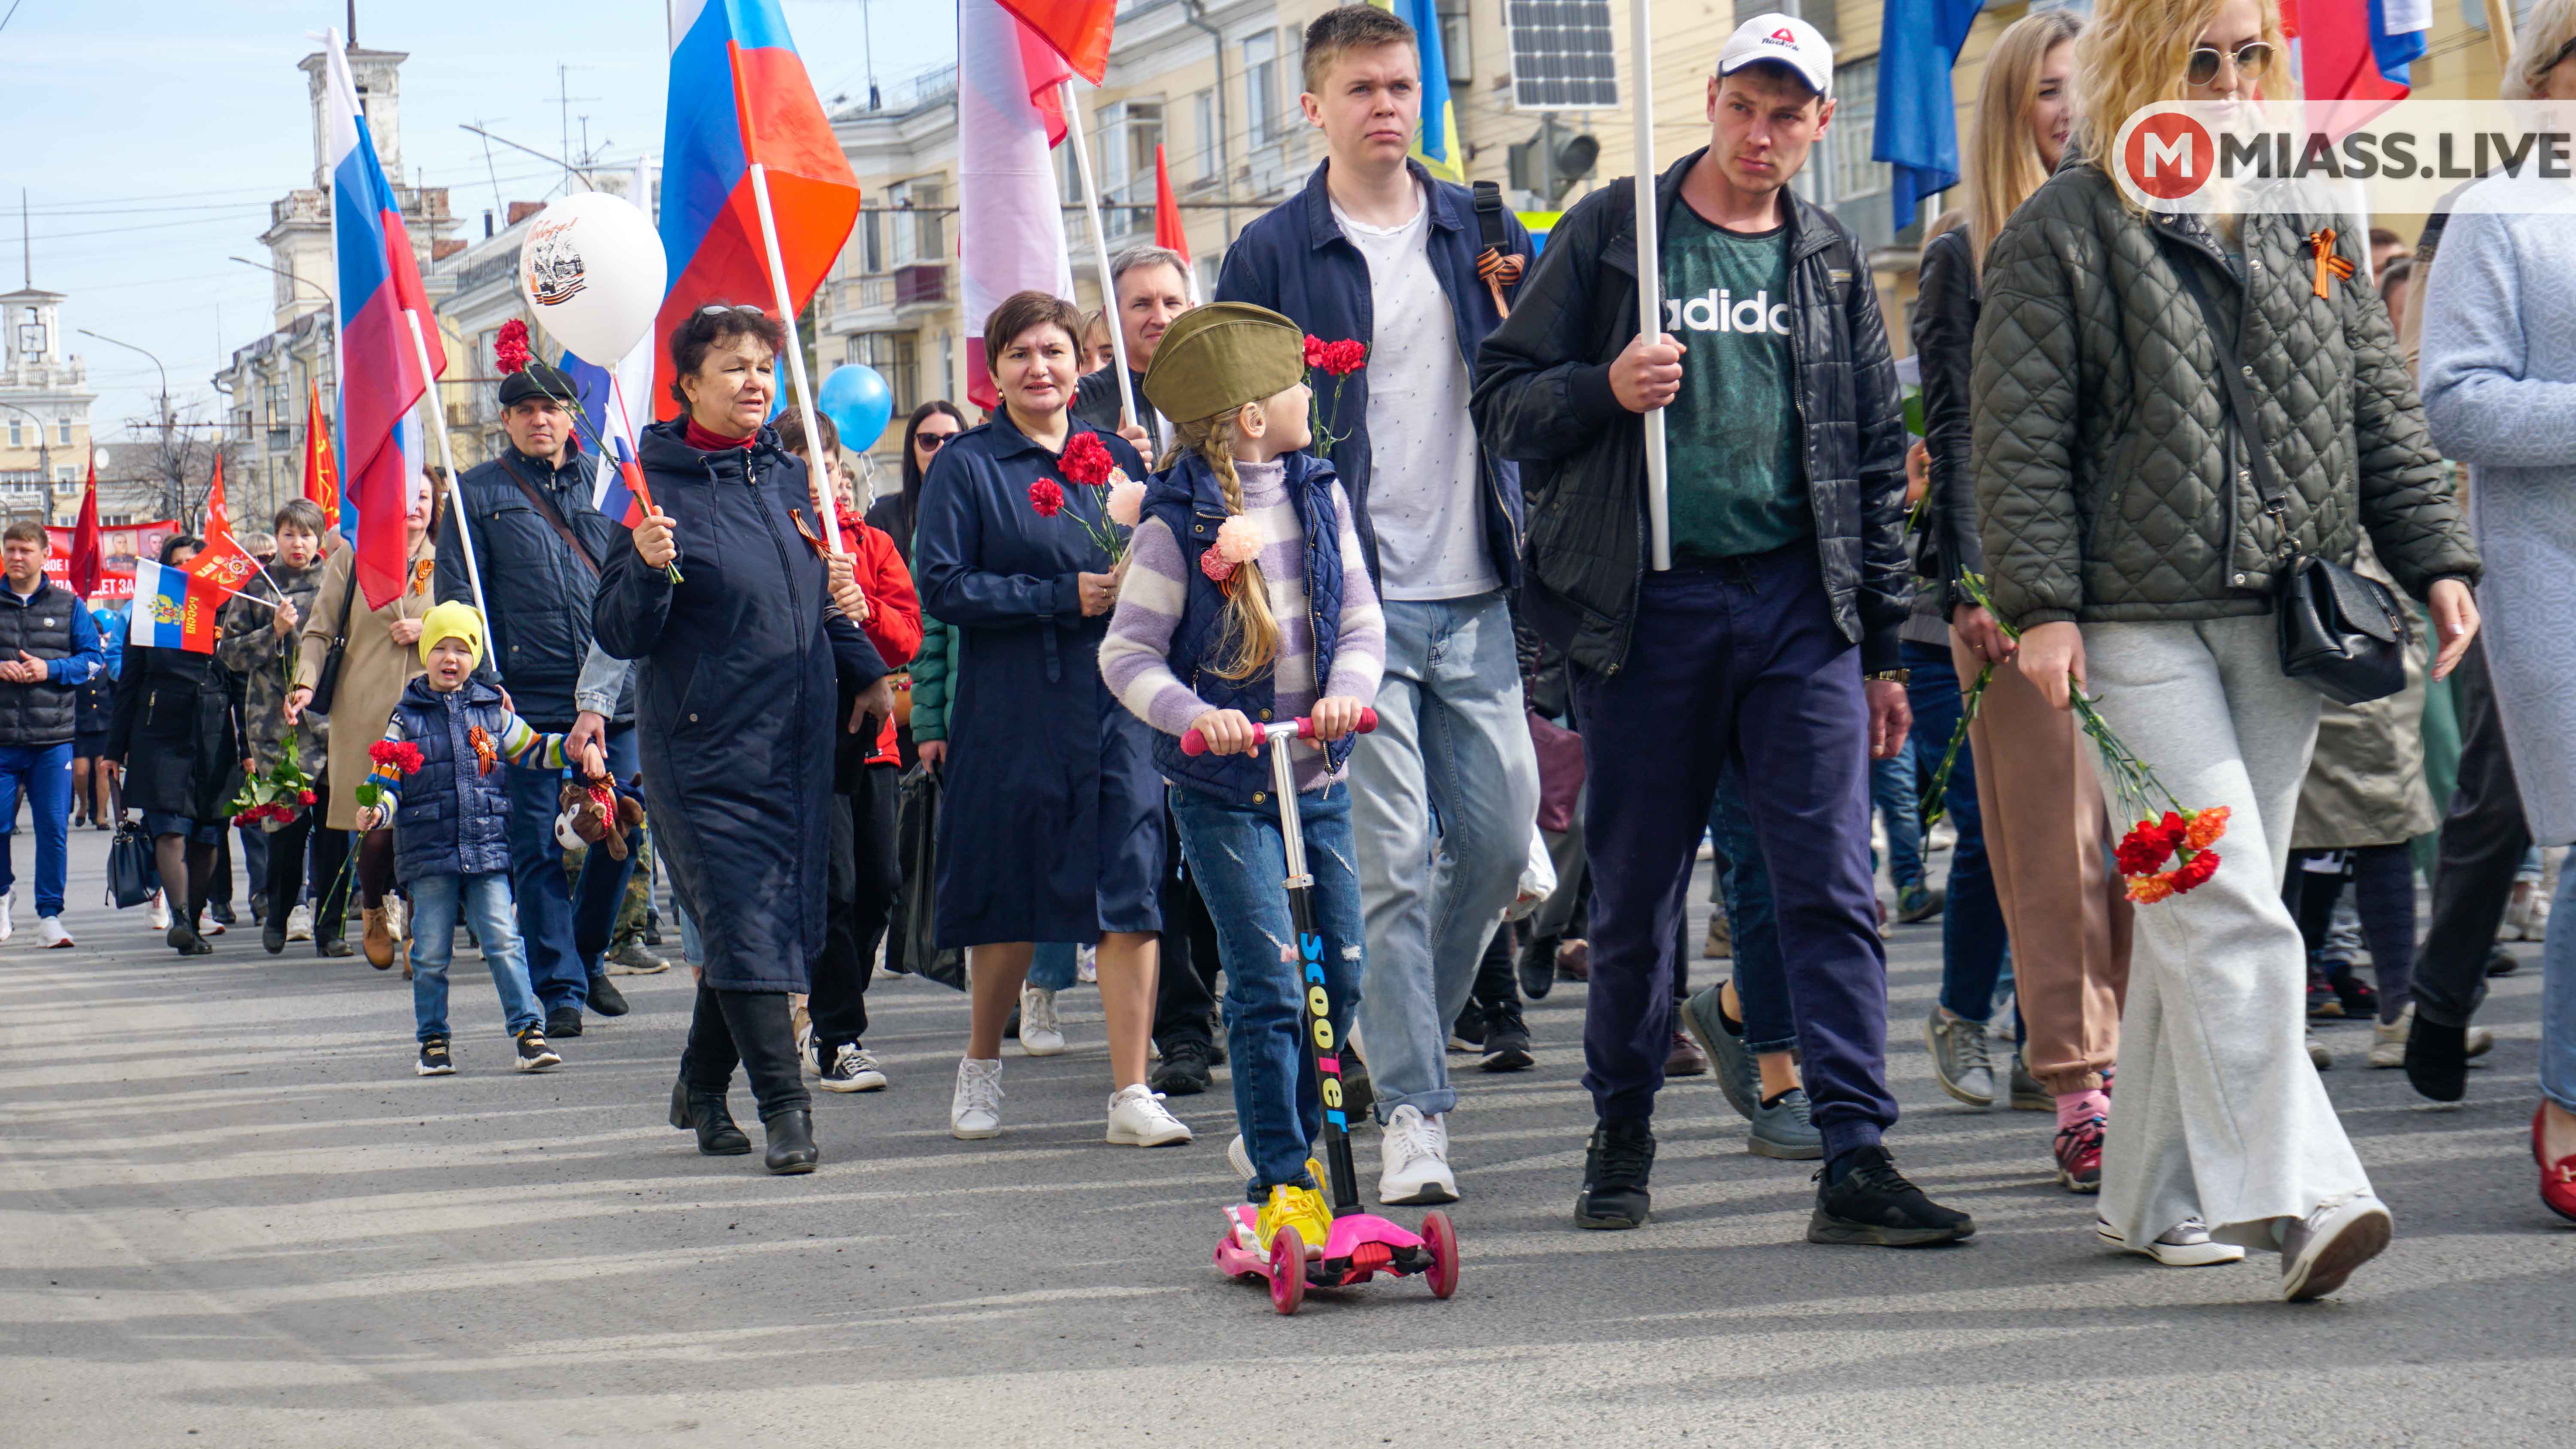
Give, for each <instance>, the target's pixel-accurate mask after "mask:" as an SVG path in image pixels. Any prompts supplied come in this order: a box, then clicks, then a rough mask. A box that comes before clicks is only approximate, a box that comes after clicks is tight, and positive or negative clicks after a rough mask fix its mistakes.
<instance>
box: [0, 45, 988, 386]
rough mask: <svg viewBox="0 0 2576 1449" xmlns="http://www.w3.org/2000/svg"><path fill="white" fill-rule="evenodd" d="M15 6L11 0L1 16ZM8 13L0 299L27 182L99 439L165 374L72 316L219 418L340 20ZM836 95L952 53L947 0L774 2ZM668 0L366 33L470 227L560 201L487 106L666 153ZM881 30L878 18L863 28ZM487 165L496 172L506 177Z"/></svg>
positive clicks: (426, 167) (256, 329) (634, 152)
mask: <svg viewBox="0 0 2576 1449" xmlns="http://www.w3.org/2000/svg"><path fill="white" fill-rule="evenodd" d="M10 3H11V0H0V12H6V11H7V9H8V7H9V5H10ZM16 3H17V5H18V9H17V13H16V14H15V15H14V16H13V17H12V18H10V19H9V20H8V22H7V24H6V26H5V28H0V138H5V142H0V157H5V158H6V159H5V163H0V205H4V206H5V209H6V211H7V212H8V213H10V215H8V217H7V221H6V225H5V228H0V230H5V232H6V241H5V243H0V290H9V289H13V288H15V287H16V286H17V285H18V284H19V279H20V276H21V271H20V261H19V257H18V255H17V253H18V236H19V223H18V218H17V216H16V215H15V213H16V212H17V210H18V205H19V202H18V195H19V189H20V188H21V187H24V188H25V189H26V193H27V200H28V204H29V205H30V207H31V208H32V210H33V217H32V220H31V222H30V228H31V230H32V231H33V233H34V251H35V261H34V278H35V283H36V285H37V286H39V287H44V288H47V289H49V290H52V291H56V292H62V293H65V294H67V295H68V296H69V298H70V300H69V301H67V302H66V303H64V313H63V327H64V341H65V343H66V344H67V347H68V350H70V351H72V352H75V353H77V354H79V355H80V356H82V357H83V358H85V359H86V360H87V362H88V364H89V377H90V385H91V387H92V389H93V390H95V391H96V392H97V393H98V394H99V399H98V402H97V403H96V404H95V405H94V408H93V411H92V418H93V419H94V421H95V422H96V424H97V426H98V430H99V432H100V433H101V434H102V435H104V434H108V433H113V432H116V431H118V430H120V429H121V428H122V427H123V425H124V423H125V421H126V420H127V419H129V418H139V417H144V416H147V415H150V414H151V413H153V411H154V410H155V407H156V404H157V398H158V395H159V392H160V374H159V373H158V372H157V371H156V370H155V368H154V367H153V364H152V363H151V362H150V361H148V360H146V359H145V358H143V357H141V356H139V355H137V354H135V353H133V352H128V351H126V350H124V349H122V348H118V347H113V346H110V345H108V344H106V343H103V342H100V341H97V340H95V339H93V338H88V337H83V336H80V335H79V334H78V333H76V332H73V331H72V330H71V329H73V328H78V327H86V328H89V329H90V330H92V331H95V332H100V333H104V334H106V335H107V336H110V337H114V338H118V339H120V340H122V341H125V342H131V343H134V344H136V345H138V346H141V347H144V348H147V349H149V350H150V351H152V352H154V353H157V354H159V356H160V359H161V361H162V363H163V364H165V365H166V366H167V367H168V369H169V378H170V392H171V395H172V399H173V401H174V403H176V404H178V405H180V406H185V405H186V404H187V403H188V402H190V401H194V402H196V403H198V404H200V405H201V406H202V407H205V408H208V409H211V407H212V405H213V403H214V401H215V393H214V389H213V387H212V385H211V382H210V381H209V379H210V378H211V377H212V375H213V373H214V372H215V370H216V368H217V367H218V366H220V365H221V364H222V363H223V361H224V360H225V359H226V358H228V357H229V356H230V354H231V352H232V349H234V348H236V347H239V346H242V345H243V344H245V343H247V342H250V341H253V340H254V339H256V338H258V337H259V336H260V335H261V334H263V333H265V332H267V331H268V330H269V324H270V305H271V291H270V289H271V287H272V286H273V285H274V282H273V279H272V278H271V277H270V276H269V275H268V274H267V273H266V272H260V271H254V270H252V269H251V268H249V267H245V266H242V265H240V264H238V263H235V262H230V261H227V260H225V258H227V257H232V256H244V257H252V258H255V259H258V260H261V261H265V260H266V259H267V252H266V250H265V249H264V248H262V247H261V246H260V245H259V240H258V238H259V234H260V233H261V232H262V231H264V230H265V229H266V228H267V225H268V206H269V203H270V202H271V201H273V200H275V199H276V198H277V197H279V196H281V195H283V194H285V193H286V192H287V191H288V190H290V189H292V188H294V187H298V186H306V185H310V184H311V175H312V166H313V142H312V121H311V111H310V107H309V103H308V100H307V96H306V91H305V79H304V74H303V72H301V71H299V70H297V69H296V68H295V67H296V62H297V61H298V60H300V59H302V58H303V57H304V56H305V55H307V54H309V53H311V51H312V50H313V49H314V44H313V42H312V41H311V40H309V39H307V38H306V32H307V31H319V30H320V29H322V28H323V27H325V26H332V25H341V26H345V24H346V23H347V22H346V20H345V18H344V17H345V9H344V6H343V5H342V4H338V3H332V0H300V3H279V0H211V3H209V0H194V3H189V0H118V3H102V0H16ZM782 3H783V4H784V6H785V9H786V13H787V20H788V24H789V25H790V26H791V27H792V28H793V30H794V32H795V35H796V44H797V50H798V51H799V53H801V54H802V55H803V56H804V58H805V68H806V70H807V71H808V72H809V73H810V74H811V75H812V76H813V78H814V85H815V89H816V90H817V91H818V92H819V93H820V94H821V95H822V97H823V99H824V103H825V104H826V106H829V105H831V104H832V98H833V97H834V96H835V95H846V96H848V97H850V98H851V100H852V101H857V100H861V99H864V98H865V96H866V94H867V83H868V76H869V72H870V69H871V65H870V49H869V45H868V42H869V41H871V40H872V41H873V69H874V72H875V74H876V76H877V79H878V81H879V83H880V84H881V85H883V86H884V87H885V89H886V91H887V99H888V101H889V102H890V103H891V102H892V101H893V99H894V93H895V92H896V91H897V90H899V89H902V88H903V87H902V84H901V83H902V82H904V81H907V80H908V79H909V78H910V77H912V76H913V75H914V74H916V73H918V72H919V71H921V70H923V69H924V68H926V67H929V66H933V65H938V64H942V63H944V62H946V61H948V60H949V59H950V58H951V57H952V54H953V52H954V50H955V46H956V21H955V15H956V9H955V4H954V0H864V3H863V0H782ZM665 14H666V10H665V8H664V6H663V5H662V4H661V3H660V0H535V3H516V4H504V3H498V0H450V3H443V4H432V3H425V0H409V3H405V4H402V5H393V4H388V3H384V0H360V3H359V6H358V27H357V29H358V40H359V43H360V44H361V45H363V46H366V47H369V48H374V49H385V50H403V51H408V52H410V54H411V58H410V59H409V60H408V61H406V62H404V64H403V81H402V146H403V151H402V157H403V170H404V172H405V176H404V179H405V180H407V181H425V182H426V183H427V184H428V185H431V186H445V187H447V188H448V205H449V207H450V209H451V210H452V211H453V212H454V214H455V215H456V216H457V217H458V218H459V219H460V220H461V221H464V222H466V223H468V225H467V226H466V227H460V229H459V230H458V231H457V232H456V233H455V235H459V236H467V235H473V236H479V235H480V234H481V231H482V216H483V212H484V211H485V209H487V208H491V207H494V206H495V197H496V195H497V197H498V198H499V200H501V201H511V200H539V199H543V198H545V197H547V196H550V195H552V194H553V192H554V189H555V187H556V185H557V183H558V182H559V181H560V179H561V177H562V174H563V173H562V169H561V168H560V167H559V166H551V165H549V164H548V163H547V162H545V161H541V160H539V159H538V158H536V157H533V156H529V155H525V154H523V153H519V152H513V151H509V150H505V149H503V148H500V147H494V148H492V155H491V160H490V163H489V165H488V167H487V163H486V161H485V155H484V144H483V142H482V141H481V140H479V139H478V138H476V137H474V136H472V135H469V134H468V133H466V132H464V131H461V130H459V129H457V127H458V125H459V124H460V123H462V122H467V121H479V122H481V123H482V124H484V125H486V126H487V127H488V128H489V129H491V130H493V131H495V132H497V133H499V134H501V135H504V136H507V137H509V138H510V139H512V140H515V141H519V142H521V143H523V144H526V145H529V146H533V147H536V148H537V149H539V150H541V151H544V152H546V153H547V154H548V155H553V154H555V153H556V151H557V148H558V145H559V143H560V138H561V136H562V133H563V129H564V128H563V126H562V124H561V123H560V116H561V114H562V111H563V109H564V108H562V107H560V106H559V105H558V103H557V99H556V96H557V78H556V71H555V68H556V66H557V65H559V64H561V65H568V66H572V67H574V69H573V70H571V71H570V72H569V73H568V75H567V77H566V89H567V90H568V91H569V93H570V94H571V95H572V96H573V97H575V98H576V99H574V100H573V101H572V102H571V103H570V106H569V112H570V115H571V117H572V120H571V130H572V143H573V146H574V148H575V149H576V150H578V149H579V148H580V146H581V144H582V142H581V135H582V131H581V127H582V121H581V118H582V117H584V116H587V117H588V118H589V136H590V145H591V146H592V147H593V148H594V149H598V148H602V147H604V148H605V150H604V151H603V152H602V155H601V159H602V161H603V162H604V163H607V164H627V165H631V164H633V162H634V160H635V158H636V157H637V156H638V155H642V154H647V153H651V154H656V155H658V153H659V152H660V149H661V144H662V105H663V92H664V88H665V87H666V85H667V84H668V75H667V65H666V57H667V54H668V47H669V40H668V32H667V27H666V23H665V21H664V18H663V17H664V15H665ZM871 32H872V33H871ZM496 174H497V178H498V184H497V187H496V185H495V175H496Z"/></svg>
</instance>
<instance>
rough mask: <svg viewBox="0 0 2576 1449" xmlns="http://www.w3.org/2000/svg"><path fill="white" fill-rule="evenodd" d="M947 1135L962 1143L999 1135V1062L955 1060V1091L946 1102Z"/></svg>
mask: <svg viewBox="0 0 2576 1449" xmlns="http://www.w3.org/2000/svg"><path fill="white" fill-rule="evenodd" d="M948 1135H949V1136H951V1137H955V1138H958V1139H960V1140H961V1141H966V1142H975V1141H980V1140H981V1139H983V1138H986V1137H999V1136H1001V1135H1002V1063H1001V1062H1000V1061H999V1060H998V1059H996V1060H993V1061H977V1060H976V1059H975V1058H973V1057H959V1058H958V1059H957V1091H956V1094H955V1095H954V1096H951V1097H950V1098H949V1099H948Z"/></svg>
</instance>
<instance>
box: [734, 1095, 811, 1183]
mask: <svg viewBox="0 0 2576 1449" xmlns="http://www.w3.org/2000/svg"><path fill="white" fill-rule="evenodd" d="M760 1128H761V1130H762V1131H763V1132H766V1133H768V1134H769V1155H768V1157H767V1158H766V1159H765V1161H766V1162H767V1163H768V1165H769V1170H770V1171H772V1172H775V1173H777V1174H779V1175H780V1176H782V1177H783V1176H785V1175H787V1174H789V1173H795V1172H812V1171H813V1170H814V1164H815V1163H817V1162H820V1161H821V1160H822V1158H823V1154H822V1151H821V1150H820V1149H819V1148H817V1147H815V1145H814V1114H813V1113H811V1112H809V1111H806V1110H804V1109H802V1108H799V1109H797V1110H796V1111H793V1112H781V1113H779V1114H778V1115H777V1116H775V1117H763V1118H761V1119H760ZM745 1145H746V1146H748V1145H749V1144H747V1143H746V1144H745Z"/></svg>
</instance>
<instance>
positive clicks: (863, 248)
mask: <svg viewBox="0 0 2576 1449" xmlns="http://www.w3.org/2000/svg"><path fill="white" fill-rule="evenodd" d="M884 223H885V213H884V212H883V211H881V210H878V209H876V208H874V207H871V208H869V209H867V210H864V211H861V212H860V213H859V235H858V257H859V275H861V276H863V277H873V276H875V275H876V274H877V273H879V272H882V271H884V270H885V269H886V267H885V224H884Z"/></svg>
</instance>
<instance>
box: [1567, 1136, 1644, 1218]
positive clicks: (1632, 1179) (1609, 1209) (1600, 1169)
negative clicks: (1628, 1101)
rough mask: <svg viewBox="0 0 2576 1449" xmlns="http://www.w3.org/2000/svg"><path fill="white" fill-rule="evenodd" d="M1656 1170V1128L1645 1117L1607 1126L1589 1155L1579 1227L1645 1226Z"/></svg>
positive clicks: (1578, 1205) (1578, 1204)
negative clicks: (1649, 1180)
mask: <svg viewBox="0 0 2576 1449" xmlns="http://www.w3.org/2000/svg"><path fill="white" fill-rule="evenodd" d="M1654 1169H1655V1129H1654V1125H1653V1124H1652V1123H1649V1122H1647V1121H1646V1120H1645V1119H1643V1118H1622V1119H1620V1120H1618V1121H1615V1122H1603V1123H1600V1124H1598V1125H1596V1126H1595V1127H1594V1128H1593V1129H1592V1142H1591V1144H1590V1145H1589V1146H1587V1147H1586V1148H1585V1149H1584V1151H1583V1191H1582V1192H1580V1193H1578V1194H1576V1195H1575V1199H1574V1225H1575V1226H1576V1227H1579V1228H1611V1229H1615V1228H1638V1227H1644V1226H1645V1224H1646V1219H1647V1217H1648V1216H1649V1213H1648V1212H1647V1205H1648V1202H1649V1197H1650V1195H1649V1194H1648V1193H1647V1191H1646V1180H1647V1178H1648V1177H1650V1176H1651V1175H1652V1174H1653V1172H1654Z"/></svg>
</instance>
